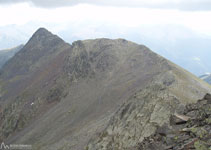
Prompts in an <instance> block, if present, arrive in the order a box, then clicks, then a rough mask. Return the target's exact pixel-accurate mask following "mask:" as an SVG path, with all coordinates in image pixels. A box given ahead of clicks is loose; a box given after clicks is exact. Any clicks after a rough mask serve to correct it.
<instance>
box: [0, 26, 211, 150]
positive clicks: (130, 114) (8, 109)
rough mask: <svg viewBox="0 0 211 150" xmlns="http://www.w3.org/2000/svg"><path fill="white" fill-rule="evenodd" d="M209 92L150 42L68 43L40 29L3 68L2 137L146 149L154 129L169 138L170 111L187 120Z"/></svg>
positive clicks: (46, 149)
mask: <svg viewBox="0 0 211 150" xmlns="http://www.w3.org/2000/svg"><path fill="white" fill-rule="evenodd" d="M210 92H211V87H210V85H209V84H207V83H205V82H204V81H202V80H200V79H199V78H197V77H196V76H194V75H193V74H191V73H189V72H188V71H186V70H184V69H183V68H181V67H179V66H177V65H175V64H174V63H172V62H170V61H169V60H167V59H165V58H164V57H161V56H160V55H158V54H156V53H154V52H152V51H151V50H150V49H149V48H147V47H146V46H144V45H139V44H136V43H133V42H131V41H127V40H125V39H114V40H111V39H107V38H100V39H94V40H83V41H80V40H79V41H75V42H73V43H72V44H71V45H70V44H68V43H66V42H65V41H64V40H62V39H61V38H60V37H58V36H57V35H54V34H52V33H51V32H49V31H48V30H46V29H45V28H40V29H38V30H37V31H36V32H35V33H34V34H33V35H32V37H31V38H30V39H29V41H28V42H27V43H26V44H25V45H24V47H23V48H21V50H20V51H18V52H17V53H16V54H15V55H14V57H12V58H11V59H9V61H7V63H6V64H5V65H3V67H2V69H1V72H0V143H1V142H5V143H7V144H14V143H21V144H30V145H32V148H33V150H38V149H39V150H82V149H86V150H113V149H117V150H131V149H132V150H140V149H141V148H140V146H142V145H143V146H144V142H145V140H146V138H147V137H148V138H150V139H152V138H151V137H153V135H155V134H156V133H162V134H159V135H161V136H163V139H169V136H168V137H167V135H170V136H171V134H165V132H164V133H163V131H164V130H162V131H160V132H158V129H160V128H159V127H164V129H175V130H176V129H177V127H178V126H176V127H175V124H176V123H174V122H173V123H172V117H174V116H175V114H176V116H177V117H178V118H179V119H181V118H182V123H181V122H180V123H181V124H184V122H187V121H188V119H187V118H188V117H186V116H185V117H184V115H186V114H185V112H186V109H185V108H186V106H187V107H188V106H189V105H187V104H190V103H194V102H196V101H197V100H199V99H202V98H203V97H204V100H207V98H206V97H209V94H207V93H210ZM206 95H208V96H206ZM202 104H205V101H203V103H202ZM206 106H208V105H206ZM188 108H189V109H190V107H188ZM194 108H196V107H194ZM189 109H188V110H189ZM199 110H207V109H200V108H199ZM209 110H210V109H209ZM194 113H195V112H194ZM196 113H197V112H196ZM181 114H182V115H181ZM198 114H200V113H198ZM203 114H204V113H203ZM199 117H200V116H199ZM206 117H207V115H206V114H205V117H204V118H203V119H204V120H205V121H206V120H207V118H206ZM208 117H209V116H208ZM178 118H177V119H178ZM184 118H185V119H184ZM208 119H209V118H208ZM189 123H190V125H191V123H192V122H189ZM203 123H204V122H203ZM166 126H167V127H168V128H167V127H166ZM184 126H185V125H184ZM184 126H182V127H184ZM191 127H192V126H191ZM194 127H195V126H194ZM187 128H188V127H187ZM206 129H209V128H206ZM190 130H191V129H190ZM194 131H195V132H197V133H198V131H203V133H204V132H205V130H202V129H201V128H200V130H199V129H198V128H197V129H194ZM176 132H177V131H175V133H176ZM169 133H170V132H169ZM177 133H178V132H177ZM179 133H181V134H183V133H184V134H185V133H186V132H185V131H182V132H179ZM189 133H190V132H188V131H187V134H188V135H192V134H189ZM206 133H207V132H206ZM204 135H207V134H204ZM183 137H184V138H183ZM183 137H182V139H179V140H180V141H184V143H185V144H186V143H189V142H190V141H188V140H189V138H190V136H183ZM186 137H188V138H186ZM195 137H196V138H200V135H199V136H196V135H195V134H194V138H192V137H191V140H192V139H196V138H195ZM173 139H177V137H176V135H175V136H173V137H172V138H171V140H172V141H173ZM199 140H201V141H202V142H204V143H206V142H207V140H206V139H202V138H201V139H199ZM164 141H165V140H164ZM172 141H171V142H172ZM194 142H196V141H194ZM194 142H192V143H191V144H192V145H191V144H189V145H191V146H193V145H194ZM197 142H198V141H197ZM165 143H167V144H169V143H168V141H165V142H164V143H162V144H165ZM155 144H156V143H155ZM171 144H172V143H170V144H169V145H170V146H171ZM173 144H175V142H174V143H173ZM169 145H168V146H169ZM157 147H158V146H157ZM171 147H172V146H171ZM171 147H170V148H171ZM182 147H183V145H181V147H179V148H182ZM179 148H178V149H179ZM152 149H153V148H152ZM155 149H158V148H155ZM164 149H166V147H165V148H164ZM143 150H147V148H146V149H143Z"/></svg>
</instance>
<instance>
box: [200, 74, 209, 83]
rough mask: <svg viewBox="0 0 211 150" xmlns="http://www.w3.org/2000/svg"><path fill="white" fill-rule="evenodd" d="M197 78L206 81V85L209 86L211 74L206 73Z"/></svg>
mask: <svg viewBox="0 0 211 150" xmlns="http://www.w3.org/2000/svg"><path fill="white" fill-rule="evenodd" d="M199 78H201V79H202V80H204V81H206V82H207V83H209V84H211V73H207V74H204V75H201V76H200V77H199Z"/></svg>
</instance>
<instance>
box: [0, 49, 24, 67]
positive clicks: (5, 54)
mask: <svg viewBox="0 0 211 150" xmlns="http://www.w3.org/2000/svg"><path fill="white" fill-rule="evenodd" d="M23 46H24V45H19V46H17V47H14V48H11V49H4V50H0V68H1V67H2V66H3V65H4V64H5V63H6V62H7V61H8V60H9V59H10V58H12V57H13V56H14V55H15V54H16V53H17V52H18V51H19V50H20V49H22V48H23Z"/></svg>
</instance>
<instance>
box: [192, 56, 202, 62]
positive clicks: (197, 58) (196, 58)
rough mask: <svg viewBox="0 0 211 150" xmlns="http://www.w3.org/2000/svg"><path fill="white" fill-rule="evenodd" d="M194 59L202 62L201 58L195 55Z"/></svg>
mask: <svg viewBox="0 0 211 150" xmlns="http://www.w3.org/2000/svg"><path fill="white" fill-rule="evenodd" d="M193 60H194V61H197V62H200V61H201V59H200V58H199V57H193Z"/></svg>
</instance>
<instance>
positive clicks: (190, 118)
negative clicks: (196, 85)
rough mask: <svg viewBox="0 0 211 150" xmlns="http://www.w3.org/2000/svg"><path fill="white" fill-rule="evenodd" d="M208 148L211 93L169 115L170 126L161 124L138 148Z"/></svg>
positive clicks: (205, 149)
mask: <svg viewBox="0 0 211 150" xmlns="http://www.w3.org/2000/svg"><path fill="white" fill-rule="evenodd" d="M155 149H156V150H170V149H171V150H192V149H196V150H210V149H211V95H210V94H207V95H205V97H204V98H203V99H201V100H199V101H198V102H197V103H195V104H189V105H187V106H186V107H185V108H184V109H183V110H181V112H180V114H179V113H176V114H174V115H172V116H171V119H170V127H169V126H167V125H163V126H162V127H159V128H158V129H157V130H156V133H155V134H154V135H152V136H150V137H148V138H145V139H144V141H143V142H141V143H139V150H155Z"/></svg>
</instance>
